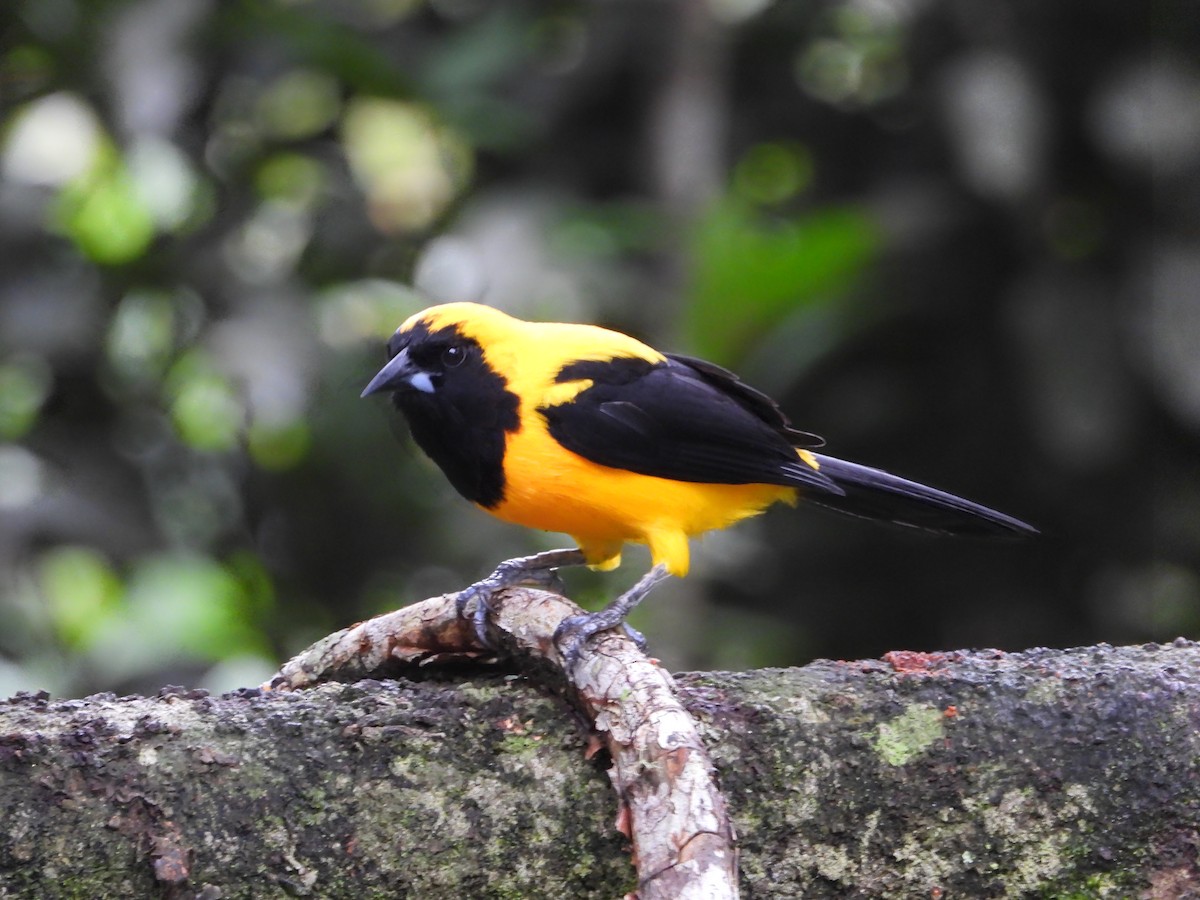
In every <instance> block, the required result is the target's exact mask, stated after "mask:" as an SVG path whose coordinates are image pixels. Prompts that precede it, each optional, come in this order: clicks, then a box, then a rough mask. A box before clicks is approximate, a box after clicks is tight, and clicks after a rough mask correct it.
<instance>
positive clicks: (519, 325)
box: [362, 302, 1037, 661]
mask: <svg viewBox="0 0 1200 900" xmlns="http://www.w3.org/2000/svg"><path fill="white" fill-rule="evenodd" d="M387 357H388V361H387V363H386V364H385V365H384V366H383V368H381V369H380V370H379V372H378V373H377V374H376V375H375V376H374V377H373V378H372V379H371V380H370V382H369V383H368V384H367V386H366V388H365V389H364V390H363V391H362V396H363V397H367V396H370V395H372V394H377V393H382V392H388V393H390V395H391V400H392V403H393V405H394V406H395V408H396V409H397V410H398V411H399V412H400V413H401V414H402V415H403V417H404V419H406V420H407V423H408V426H409V429H410V431H411V434H412V437H413V439H414V440H415V442H416V443H417V445H418V446H419V447H420V448H421V450H423V451H424V452H425V453H426V454H427V455H428V456H429V457H430V459H432V460H433V462H434V463H436V464H437V466H438V467H439V468H440V469H441V470H442V472H443V473H444V474H445V476H446V478H447V479H448V480H449V481H450V484H451V485H452V486H453V487H454V488H455V489H456V490H457V491H458V493H459V494H461V495H462V496H463V497H465V498H466V499H467V500H469V501H470V502H472V503H474V504H475V505H476V506H478V507H479V508H481V509H483V510H484V511H486V512H488V513H491V514H492V515H493V516H496V517H498V518H500V519H502V520H505V521H507V522H511V523H515V524H517V525H522V526H525V527H528V528H534V529H540V530H543V531H550V532H562V533H564V534H567V535H569V536H570V537H571V538H572V539H573V540H574V542H575V545H576V546H575V547H572V548H566V549H562V550H548V551H543V552H541V553H537V554H534V555H531V556H526V557H520V558H517V559H512V560H507V561H505V562H503V563H501V564H500V565H499V566H498V567H497V568H496V570H495V571H494V572H493V573H492V574H491V575H489V576H488V577H486V578H484V579H482V580H481V581H479V582H476V583H475V584H473V585H471V586H470V587H468V588H467V589H465V590H464V591H462V592H460V593H459V595H458V601H457V602H458V612H459V614H460V615H463V616H465V615H466V610H467V608H468V607H469V606H471V604H474V610H473V616H474V623H475V628H476V631H477V633H478V636H479V638H480V641H481V642H482V643H483V644H484V645H485V646H486V645H488V639H487V636H486V614H487V611H488V609H489V607H488V601H489V599H490V597H491V596H492V595H493V594H494V593H495V592H497V591H499V590H501V589H502V588H505V587H511V586H513V585H515V584H520V583H535V584H549V583H552V582H553V580H554V578H555V570H556V569H557V568H559V567H561V566H568V565H587V566H590V567H592V568H593V569H597V570H602V571H607V570H610V569H613V568H615V567H616V566H618V565H619V564H620V562H621V553H622V549H623V547H624V546H625V545H626V544H644V545H647V546H648V547H649V550H650V557H651V564H652V565H651V568H650V570H649V571H648V572H647V573H646V574H645V575H644V576H643V577H642V578H640V579H639V580H638V581H637V583H636V584H634V586H633V587H632V588H630V589H629V590H628V591H626V592H625V593H623V594H621V595H620V596H619V597H617V598H616V599H615V600H613V601H612V602H610V603H609V604H608V605H607V606H606V607H605V608H604V609H603V610H601V611H599V612H596V613H590V614H584V615H579V616H572V617H569V618H567V619H566V620H564V621H563V623H562V624H561V625H560V626H559V628H558V631H557V632H556V634H555V640H556V642H557V643H558V645H559V646H560V648H561V649H562V651H563V655H564V658H566V659H567V660H568V661H573V660H575V659H577V658H578V656H579V652H580V649H581V647H582V645H583V642H585V641H586V640H588V639H589V638H591V637H592V636H593V635H594V634H597V633H599V632H603V631H607V630H610V629H613V628H617V627H619V626H624V627H625V628H626V630H627V631H628V632H629V633H630V634H631V635H632V636H634V637H635V639H637V640H638V641H639V643H644V642H643V641H642V640H641V636H640V635H638V634H637V633H636V632H634V631H633V630H632V629H631V628H629V626H627V625H625V617H626V616H627V615H628V613H629V612H630V611H631V610H632V609H633V608H634V607H635V606H636V605H637V604H638V603H640V602H641V601H642V600H643V599H644V598H645V597H646V595H647V594H649V593H650V592H651V590H652V589H653V588H654V587H655V586H656V585H658V584H659V583H660V582H662V581H663V580H664V579H666V578H668V577H671V576H675V577H683V576H685V575H686V574H687V572H688V567H689V564H690V548H689V538H691V537H694V536H697V535H701V534H703V533H705V532H708V531H713V530H716V529H722V528H726V527H729V526H731V525H733V524H734V523H736V522H739V521H741V520H743V519H746V518H749V517H751V516H755V515H757V514H759V513H761V512H763V511H764V510H765V509H766V508H767V507H769V506H771V505H773V504H775V503H779V502H782V503H787V504H791V505H795V504H796V503H797V502H798V501H801V500H803V501H804V502H805V503H812V504H816V505H818V506H821V507H827V508H829V509H833V510H836V511H838V512H841V513H846V514H850V515H853V516H859V517H863V518H867V519H875V520H882V521H885V522H892V523H895V524H899V525H906V526H910V527H914V528H919V529H924V530H927V531H933V532H939V533H944V534H968V535H993V536H1012V537H1015V536H1026V535H1032V534H1036V533H1037V532H1036V529H1035V528H1033V527H1032V526H1031V525H1028V524H1027V523H1025V522H1022V521H1021V520H1019V519H1016V518H1013V517H1012V516H1008V515H1005V514H1004V513H1001V512H997V511H996V510H994V509H989V508H988V507H986V506H982V505H980V504H978V503H974V502H972V501H970V500H965V499H963V498H961V497H957V496H955V495H953V494H949V493H946V492H944V491H941V490H937V489H936V488H932V487H927V486H925V485H923V484H918V483H917V482H914V481H909V480H908V479H905V478H901V477H899V476H896V475H892V474H890V473H888V472H885V471H883V470H881V469H876V468H871V467H869V466H865V465H860V464H858V463H854V462H849V461H846V460H843V459H838V458H836V457H833V456H828V455H825V454H824V453H820V452H817V451H818V450H819V449H821V448H822V447H823V446H824V441H823V440H822V439H821V438H819V437H817V436H816V435H814V434H811V433H809V432H805V431H801V430H798V429H796V428H794V427H793V426H792V424H791V422H790V420H789V419H788V417H787V416H786V415H785V414H784V413H783V411H782V410H781V408H780V406H779V404H777V403H776V402H775V401H774V400H772V399H771V398H770V397H768V396H767V395H766V394H764V393H762V392H760V391H758V390H756V389H755V388H753V387H751V386H749V385H748V384H746V383H745V382H743V381H741V380H740V379H739V378H738V377H737V376H736V375H735V374H733V373H732V372H730V371H728V370H727V369H724V368H722V367H720V366H717V365H715V364H713V363H710V362H706V361H704V360H701V359H696V358H693V357H690V356H684V355H680V354H675V353H663V352H660V351H659V350H656V349H654V348H653V347H651V346H649V345H648V344H645V343H643V342H641V341H639V340H637V339H636V338H633V337H630V336H629V335H626V334H623V333H621V332H619V331H613V330H609V329H606V328H602V327H599V326H596V325H587V324H574V323H564V322H532V321H524V320H522V319H518V318H516V317H514V316H511V315H509V314H507V313H505V312H503V311H501V310H499V309H496V308H494V307H490V306H486V305H483V304H478V303H468V302H456V303H445V304H440V305H436V306H431V307H429V308H427V309H424V310H422V311H420V312H417V313H415V314H414V315H412V316H411V317H409V318H408V319H407V320H406V321H405V322H404V323H403V324H401V325H400V327H399V328H398V329H397V330H396V332H395V333H394V334H393V335H392V336H391V338H390V339H389V340H388V341H387Z"/></svg>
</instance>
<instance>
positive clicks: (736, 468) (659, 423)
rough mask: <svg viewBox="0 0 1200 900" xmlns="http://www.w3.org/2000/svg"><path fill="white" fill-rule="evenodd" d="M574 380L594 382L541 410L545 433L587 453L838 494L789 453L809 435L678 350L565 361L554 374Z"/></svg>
mask: <svg viewBox="0 0 1200 900" xmlns="http://www.w3.org/2000/svg"><path fill="white" fill-rule="evenodd" d="M580 379H589V380H591V382H592V385H591V386H590V387H588V388H586V389H585V390H583V391H581V392H580V393H579V394H577V395H576V396H575V397H574V398H573V399H572V400H571V401H569V402H567V403H562V404H558V405H554V406H546V407H542V408H541V409H540V410H539V412H541V413H542V415H543V416H545V418H546V422H547V424H548V426H549V429H550V434H551V436H552V437H553V438H554V439H555V440H556V441H558V442H559V443H560V444H562V445H563V446H564V447H565V448H567V449H568V450H570V451H571V452H572V453H577V454H579V455H580V456H582V457H584V458H585V459H590V460H591V461H592V462H595V463H599V464H600V465H602V466H609V467H610V468H615V469H626V470H628V471H631V472H637V473H639V474H642V475H654V476H657V477H659V478H669V479H672V480H674V481H691V482H701V483H707V484H778V485H783V486H789V487H803V488H807V489H809V490H810V491H815V492H817V493H821V494H833V495H840V494H841V493H842V489H841V488H840V487H838V486H837V484H836V483H834V482H833V481H832V480H831V479H829V478H828V477H826V476H825V475H824V474H822V473H820V472H818V471H816V470H815V469H813V468H812V467H810V466H808V465H807V464H805V463H804V462H803V461H802V460H801V459H800V458H799V457H798V456H797V454H796V450H795V447H796V446H798V445H799V442H801V441H804V442H807V441H811V440H812V439H813V436H812V435H806V434H804V433H803V432H797V431H795V430H794V429H792V428H791V426H790V424H789V423H788V421H787V418H786V417H785V416H784V415H783V413H781V412H780V411H779V408H778V406H776V405H775V403H774V402H773V401H772V400H771V399H770V398H769V397H767V396H766V395H765V394H760V393H759V392H758V391H755V390H754V389H753V388H750V387H747V386H746V385H744V384H742V383H741V382H740V381H738V380H737V378H736V377H734V376H733V375H732V374H730V373H729V372H726V371H725V370H724V369H721V368H719V367H717V366H714V365H711V364H710V363H704V362H701V361H698V360H691V359H688V358H686V357H668V358H667V361H666V362H664V363H654V362H650V361H648V360H643V359H636V358H618V359H612V360H606V361H603V362H578V363H572V364H570V365H568V366H564V367H563V369H562V371H560V372H559V374H558V377H557V379H556V380H557V381H559V382H566V381H576V380H580ZM818 440H819V439H818Z"/></svg>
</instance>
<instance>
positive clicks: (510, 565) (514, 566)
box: [455, 548, 587, 647]
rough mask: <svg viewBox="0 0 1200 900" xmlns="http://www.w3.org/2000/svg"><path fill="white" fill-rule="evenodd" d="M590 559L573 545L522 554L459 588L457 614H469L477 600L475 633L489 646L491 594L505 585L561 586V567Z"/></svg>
mask: <svg viewBox="0 0 1200 900" xmlns="http://www.w3.org/2000/svg"><path fill="white" fill-rule="evenodd" d="M586 562H587V560H585V559H584V557H583V551H582V550H577V549H575V548H571V549H569V550H546V551H543V552H542V553H535V554H534V555H533V556H519V557H517V558H516V559H510V560H506V561H505V562H502V563H500V565H498V566H496V571H495V572H493V573H492V574H491V575H489V576H488V577H487V578H485V579H483V580H482V581H477V582H475V583H474V584H473V585H471V586H470V587H469V588H467V589H466V590H463V591H460V592H459V595H458V599H457V600H456V601H455V605H456V606H457V608H458V614H459V615H460V616H463V615H465V614H466V610H467V606H468V604H470V602H471V601H472V600H474V601H475V614H474V616H473V618H474V620H475V634H476V635H477V636H478V637H479V642H480V643H481V644H483V646H485V647H488V646H490V644H489V643H488V639H487V629H486V627H485V625H486V624H487V613H488V601H489V600H490V599H491V597H492V594H494V593H496V592H497V591H499V590H503V589H504V588H508V587H513V586H514V585H518V584H530V583H532V584H536V585H539V586H540V587H547V588H554V587H557V585H558V575H557V574H556V573H555V571H554V570H555V569H557V568H558V567H559V566H582V565H584V564H585V563H586Z"/></svg>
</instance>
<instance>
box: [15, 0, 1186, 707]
mask: <svg viewBox="0 0 1200 900" xmlns="http://www.w3.org/2000/svg"><path fill="white" fill-rule="evenodd" d="M1185 9H1186V7H1185V5H1184V4H1182V3H1180V4H1178V5H1173V4H1172V3H1171V2H1164V3H1157V4H1154V5H1152V7H1146V8H1142V7H1141V6H1139V5H1138V4H1130V3H1124V2H1116V0H1100V2H1094V3H1089V4H1071V3H1032V2H1018V0H1014V2H1010V3H1003V4H996V3H981V2H953V3H952V2H948V0H919V2H917V0H813V2H807V3H801V2H794V0H775V2H772V0H707V2H704V0H657V2H628V0H627V2H604V3H599V2H596V3H587V2H553V3H550V2H541V3H538V2H532V0H530V2H512V3H499V4H498V3H488V2H484V0H257V2H251V0H246V2H227V3H219V2H216V0H86V2H85V0H9V2H7V3H6V4H4V8H3V10H0V103H2V109H0V129H2V130H0V695H4V694H7V693H9V692H11V691H15V690H18V689H25V688H46V689H49V690H52V691H54V692H56V693H65V694H74V693H82V692H87V691H92V690H97V689H116V690H134V689H138V690H147V689H153V688H154V687H156V686H158V685H159V684H161V683H163V682H166V681H184V682H187V683H191V684H202V685H205V686H209V687H214V688H227V687H232V686H235V685H242V684H252V683H255V682H256V681H258V680H259V679H261V678H262V677H264V676H265V675H266V674H267V673H268V672H269V671H271V670H272V669H273V667H274V665H275V664H276V662H277V661H278V660H279V659H280V658H282V657H285V656H286V655H288V654H290V653H292V652H294V651H296V650H298V649H299V648H301V647H302V646H304V645H305V644H307V643H308V642H309V641H311V640H313V639H315V638H317V637H319V636H320V635H322V634H323V633H325V632H327V631H329V630H331V629H334V628H336V627H340V626H342V625H345V624H347V623H349V622H351V621H354V620H357V619H360V618H362V617H365V616H368V615H371V614H374V613H377V612H380V611H382V610H385V609H389V608H392V607H394V606H397V605H401V604H404V603H408V602H411V601H413V600H417V599H421V598H423V597H425V596H428V595H430V594H433V593H436V592H441V591H446V590H452V589H455V588H458V587H461V586H463V585H465V584H467V583H468V582H470V581H472V580H474V579H475V578H477V577H479V576H480V575H482V574H484V573H485V572H487V571H489V570H490V569H491V567H492V565H493V564H494V563H495V562H497V561H499V560H501V559H503V558H507V557H510V556H514V555H517V554H519V553H524V552H528V551H531V550H534V549H538V548H545V547H550V546H555V545H561V544H562V543H563V539H562V538H561V536H554V535H539V534H531V533H528V532H525V531H523V530H521V529H518V528H515V527H511V526H507V525H504V524H502V523H499V522H495V521H493V520H491V519H490V518H489V517H488V516H486V515H484V514H483V513H480V512H478V511H476V510H474V509H472V508H471V507H470V506H469V505H467V504H466V503H465V502H463V501H462V500H460V499H459V498H458V497H457V496H456V495H454V493H453V492H452V490H451V489H450V488H449V486H448V485H447V484H446V482H445V480H444V478H442V477H441V475H440V474H439V473H437V472H436V470H434V469H433V467H432V466H431V465H430V464H429V463H428V462H427V461H425V460H424V459H423V458H422V457H421V456H420V455H419V454H418V453H417V452H416V451H415V448H414V447H413V446H412V445H411V442H410V441H409V440H408V439H407V437H406V435H405V434H404V432H403V429H402V428H401V427H398V425H397V423H396V422H395V420H394V418H393V416H391V415H390V414H389V411H388V408H387V406H386V404H385V403H383V402H360V401H359V400H358V397H357V395H358V392H359V390H360V389H361V387H362V385H363V384H364V383H365V382H366V380H367V379H368V378H369V377H370V375H371V374H373V373H374V372H375V370H376V368H377V367H378V365H379V364H380V362H381V361H382V358H383V357H382V352H383V351H382V342H383V340H384V339H385V338H386V336H387V335H388V334H389V333H390V332H391V331H392V330H393V329H394V328H395V327H396V326H397V325H398V324H399V323H400V321H402V320H403V319H404V318H405V317H406V316H408V315H409V314H410V313H411V312H414V311H415V310H417V309H420V308H422V307H423V306H425V305H428V304H429V303H431V302H437V301H445V300H452V299H470V300H477V301H482V302H485V303H490V304H493V305H496V306H499V307H502V308H504V309H507V310H509V311H511V312H514V313H516V314H518V315H521V316H525V317H533V318H547V319H558V320H575V321H592V322H597V323H601V324H605V325H610V326H614V327H617V328H620V329H623V330H627V331H630V332H632V333H634V334H637V335H639V336H642V337H644V338H646V339H647V340H649V341H650V342H652V343H655V344H657V345H659V346H662V347H664V348H668V349H672V350H675V351H679V352H685V353H692V354H697V355H702V356H706V357H708V358H711V359H713V360H714V361H716V362H719V363H721V364H724V365H727V366H731V367H733V368H735V369H736V370H737V371H739V372H740V373H741V374H742V375H743V376H744V377H745V378H746V379H747V380H748V381H750V382H751V383H753V384H756V385H758V386H760V387H762V388H764V389H766V390H768V391H769V392H771V393H773V394H775V395H776V396H777V397H778V398H779V399H780V400H781V401H782V402H783V405H784V407H785V409H787V410H788V411H789V413H790V414H791V415H792V418H793V419H794V420H795V421H796V423H797V425H799V426H800V427H803V428H805V429H808V430H812V431H816V432H817V433H820V434H824V435H825V436H826V437H827V438H828V439H829V441H830V448H831V450H832V451H833V452H835V453H836V454H838V455H843V456H846V457H847V458H850V459H857V460H860V461H863V462H868V463H871V464H875V465H880V466H883V467H886V468H889V469H892V470H893V471H896V472H899V473H901V474H906V475H909V476H910V477H914V478H917V479H919V480H923V481H927V482H930V483H933V484H936V485H939V486H942V487H945V488H947V489H950V490H953V491H955V492H958V493H962V494H964V495H966V496H968V497H971V498H973V499H976V500H979V501H981V502H984V503H988V504H990V505H994V506H996V507H998V508H1000V509H1002V510H1005V511H1007V512H1009V513H1012V514H1014V515H1018V516H1021V517H1024V518H1026V519H1028V520H1030V521H1031V522H1033V523H1035V524H1037V525H1038V526H1039V527H1041V528H1042V529H1043V530H1044V532H1045V536H1044V537H1043V538H1042V539H1040V540H1038V541H1034V542H1024V543H1012V544H992V543H975V542H971V541H953V540H947V539H937V538H932V537H926V536H922V535H916V534H911V533H908V532H904V531H900V530H892V529H886V528H882V527H874V526H870V525H867V524H865V523H859V522H854V521H849V520H842V519H838V518H836V517H833V516H830V515H826V514H822V513H821V512H819V511H817V512H814V511H803V510H801V511H799V512H793V511H791V510H787V509H780V510H774V511H772V512H771V513H769V514H768V515H766V516H764V517H762V518H760V519H758V520H755V521H752V522H749V523H746V524H744V525H742V526H740V527H738V528H736V529H734V530H732V531H729V532H725V533H721V534H718V535H713V536H710V537H709V538H707V539H706V540H705V541H704V546H703V547H702V548H699V549H698V552H697V554H696V557H697V560H698V565H697V566H696V571H695V574H694V576H692V577H690V578H689V579H687V580H686V581H683V582H680V583H677V584H673V585H671V586H669V588H664V589H663V590H662V593H661V595H657V596H656V597H655V598H653V600H652V601H651V602H650V603H648V604H647V605H646V607H645V608H644V609H643V610H642V611H639V616H640V618H638V619H635V621H636V622H637V624H638V625H639V626H640V627H642V628H644V629H645V630H647V631H648V633H649V635H650V639H651V646H652V649H653V650H654V651H655V652H656V653H657V654H658V655H660V656H661V657H663V658H664V660H665V661H666V662H667V663H668V664H669V665H672V666H676V667H678V666H697V667H715V666H720V667H732V668H737V667H748V666H757V665H768V664H792V663H800V662H803V661H805V660H807V659H809V658H811V657H813V656H816V655H825V656H834V657H851V658H852V657H857V656H864V655H876V654H879V653H881V652H883V651H886V650H888V649H893V648H901V647H915V648H922V649H933V648H954V647H962V646H997V647H1002V648H1018V647H1025V646H1029V645H1034V644H1050V645H1071V644H1078V643H1082V642H1092V641H1097V640H1107V641H1111V642H1114V643H1116V642H1126V641H1143V640H1149V639H1169V638H1172V637H1174V636H1176V635H1177V634H1181V633H1183V634H1189V635H1191V636H1193V637H1196V636H1200V575H1198V568H1197V560H1198V559H1200V465H1198V463H1197V460H1198V458H1200V454H1198V450H1200V340H1198V338H1197V335H1198V334H1200V298H1198V297H1197V293H1198V290H1197V289H1198V286H1200V237H1198V236H1200V228H1198V225H1200V214H1198V212H1197V210H1200V203H1198V202H1197V200H1200V67H1197V65H1196V59H1197V58H1200V56H1198V51H1200V29H1198V27H1197V26H1198V24H1200V23H1198V21H1197V20H1196V18H1195V17H1194V15H1193V16H1190V17H1189V16H1188V15H1187V14H1186V12H1185ZM1151 10H1152V14H1151ZM1152 176H1153V177H1152ZM631 559H632V562H631V565H630V566H628V567H627V568H626V569H625V570H623V571H622V572H620V573H616V574H610V575H605V576H596V575H592V574H590V573H572V574H571V575H570V576H569V584H570V586H571V588H572V591H573V593H574V594H575V595H576V596H577V597H579V598H582V599H586V600H590V601H592V602H600V601H602V600H603V599H604V598H606V597H608V596H611V595H613V594H614V593H616V592H617V591H619V590H620V589H622V588H623V587H624V586H625V585H626V584H627V583H628V582H629V581H631V580H632V579H633V578H634V577H635V575H634V571H633V569H634V567H635V566H637V567H640V566H641V565H642V564H643V563H644V556H639V555H638V554H637V553H633V554H631Z"/></svg>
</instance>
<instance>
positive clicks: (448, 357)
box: [442, 346, 467, 369]
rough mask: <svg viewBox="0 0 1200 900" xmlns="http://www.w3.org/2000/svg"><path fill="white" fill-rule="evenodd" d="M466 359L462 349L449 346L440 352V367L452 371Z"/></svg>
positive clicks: (465, 352) (464, 351)
mask: <svg viewBox="0 0 1200 900" xmlns="http://www.w3.org/2000/svg"><path fill="white" fill-rule="evenodd" d="M466 358H467V351H466V350H464V349H463V348H462V347H455V346H450V347H447V348H446V349H445V350H443V351H442V365H444V366H445V367H446V368H447V369H453V368H455V367H456V366H461V365H462V364H463V360H465V359H466Z"/></svg>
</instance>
